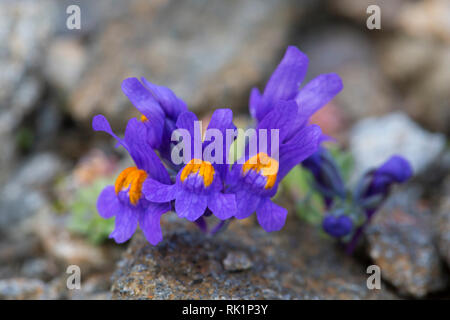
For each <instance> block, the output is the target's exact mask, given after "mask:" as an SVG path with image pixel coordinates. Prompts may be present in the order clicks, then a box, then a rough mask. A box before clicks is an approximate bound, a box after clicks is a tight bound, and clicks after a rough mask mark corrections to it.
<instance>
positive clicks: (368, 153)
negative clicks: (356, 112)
mask: <svg viewBox="0 0 450 320" xmlns="http://www.w3.org/2000/svg"><path fill="white" fill-rule="evenodd" d="M444 148H445V137H444V135H442V134H437V133H436V134H433V133H430V132H427V131H425V130H424V129H422V128H421V127H419V126H418V125H417V124H416V123H414V122H413V121H412V120H411V119H410V118H409V117H408V116H406V115H405V114H404V113H400V112H397V113H392V114H389V115H386V116H383V117H380V118H367V119H364V120H361V121H360V122H358V123H357V124H356V125H355V126H354V127H353V128H352V130H351V133H350V149H351V152H352V155H353V157H354V159H355V170H354V177H356V178H357V177H360V176H361V174H362V173H363V172H365V171H366V170H368V169H372V168H375V167H377V166H379V165H381V164H382V163H383V162H385V161H386V160H387V159H388V158H389V157H390V156H391V155H394V154H398V155H401V156H404V157H405V158H406V159H408V160H409V162H410V163H411V166H412V167H413V170H414V174H418V173H420V172H422V171H423V170H425V169H426V168H427V166H428V165H430V164H431V163H432V162H433V161H434V160H435V159H436V158H437V157H438V156H439V155H440V154H441V152H443V150H444Z"/></svg>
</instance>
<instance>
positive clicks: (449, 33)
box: [398, 0, 450, 43]
mask: <svg viewBox="0 0 450 320" xmlns="http://www.w3.org/2000/svg"><path fill="white" fill-rule="evenodd" d="M449 16H450V2H448V1H447V0H427V1H412V2H410V3H408V4H407V5H405V6H404V7H403V10H401V12H400V14H399V16H398V21H399V25H400V26H401V28H402V29H403V30H404V31H405V32H407V33H408V34H411V35H414V36H420V37H423V38H429V37H430V36H431V37H434V38H436V39H440V40H443V41H445V42H447V43H450V20H449V18H448V17H449Z"/></svg>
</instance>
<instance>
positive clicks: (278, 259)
mask: <svg viewBox="0 0 450 320" xmlns="http://www.w3.org/2000/svg"><path fill="white" fill-rule="evenodd" d="M246 224H247V225H243V224H242V223H240V222H237V221H233V223H231V225H230V227H229V228H228V229H227V230H226V231H225V232H223V233H221V234H219V235H217V236H216V237H208V236H205V235H203V234H202V233H200V232H199V231H198V230H196V229H195V227H194V226H193V225H192V224H187V223H185V222H184V221H183V220H180V219H178V218H176V217H173V216H171V215H167V216H166V217H164V218H163V223H162V227H163V230H164V240H163V242H162V243H160V244H159V245H158V246H156V247H153V246H152V245H150V244H149V243H148V242H147V241H146V240H145V238H144V237H143V236H142V234H141V233H138V234H136V235H135V236H134V238H133V240H132V242H131V243H130V246H129V248H128V250H127V251H126V253H125V254H124V256H123V259H122V260H121V261H120V262H119V264H118V265H119V266H118V269H117V270H116V272H115V275H114V276H113V281H114V283H113V286H112V294H113V296H112V297H113V299H380V298H381V299H392V298H395V295H393V294H392V293H390V292H389V290H388V289H387V288H386V287H385V286H382V289H381V290H369V289H367V286H366V280H367V275H366V274H365V268H364V267H363V266H361V265H359V264H358V263H357V262H356V261H355V260H354V259H352V258H351V257H348V256H346V255H345V254H344V253H343V252H342V250H339V248H336V247H335V245H334V243H333V242H332V241H328V240H327V239H324V238H322V237H320V236H319V235H318V233H317V231H316V230H314V228H311V227H310V226H306V225H301V224H300V223H299V222H298V220H297V219H296V218H295V217H290V220H289V219H288V222H287V224H286V226H285V228H284V229H283V230H282V231H281V232H275V233H270V234H269V233H266V232H265V231H264V230H263V229H261V227H259V226H256V225H248V223H246ZM237 252H238V254H237ZM233 256H235V258H233ZM236 257H237V258H239V259H236ZM233 260H234V261H238V262H239V263H237V264H233V263H232V261H233ZM242 262H244V263H242ZM239 266H240V267H239ZM227 270H229V271H227Z"/></svg>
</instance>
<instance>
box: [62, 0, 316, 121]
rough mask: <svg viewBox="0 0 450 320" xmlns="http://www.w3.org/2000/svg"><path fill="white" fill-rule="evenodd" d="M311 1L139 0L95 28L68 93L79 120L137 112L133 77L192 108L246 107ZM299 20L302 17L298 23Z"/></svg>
mask: <svg viewBox="0 0 450 320" xmlns="http://www.w3.org/2000/svg"><path fill="white" fill-rule="evenodd" d="M305 3H306V2H305V1H301V2H298V1H282V2H280V1H274V0H264V1H259V0H250V1H244V2H243V1H235V0H233V1H229V2H227V3H224V2H223V1H220V0H214V1H207V2H205V1H198V0H189V1H182V2H179V1H174V0H171V1H152V2H148V1H143V0H138V1H132V2H129V3H128V2H127V4H128V5H127V6H126V7H125V8H122V12H121V15H120V16H119V17H116V18H114V19H109V20H108V19H107V20H105V21H104V22H103V25H102V28H101V32H99V33H93V35H92V38H93V39H94V40H93V41H92V42H91V44H92V45H90V46H89V48H88V49H87V50H88V57H89V61H88V62H87V64H86V68H85V72H83V74H82V76H81V79H80V81H79V82H78V85H77V86H75V87H74V88H73V90H72V92H71V93H70V95H69V110H70V112H71V114H72V115H73V116H74V117H75V118H77V119H78V120H82V121H84V120H88V119H90V117H91V116H92V115H93V113H95V112H97V113H98V112H102V113H104V114H105V115H107V116H108V117H110V118H111V119H112V120H113V121H118V122H120V123H122V122H123V121H124V119H125V118H124V117H123V112H125V111H129V110H132V108H131V104H130V103H129V102H128V101H127V99H126V97H125V96H124V95H123V93H122V92H121V90H120V82H121V81H122V80H123V79H125V78H126V77H131V76H134V77H141V76H145V77H146V78H147V79H148V80H149V81H152V82H155V83H157V84H160V85H164V86H168V87H170V88H171V89H173V90H174V92H175V93H176V94H177V95H178V96H179V97H181V98H183V99H184V100H185V101H186V102H187V103H188V105H189V106H190V107H191V109H193V110H197V111H198V110H203V109H204V108H206V107H207V108H220V107H225V106H226V107H234V108H240V107H242V108H247V101H248V93H249V89H250V87H251V86H252V85H256V84H258V82H259V81H261V79H264V78H265V77H266V76H268V74H267V70H270V69H271V68H273V67H274V66H275V65H276V64H277V63H278V61H279V59H280V58H281V56H282V54H283V52H284V50H285V46H286V41H287V37H288V34H289V32H290V30H291V27H292V26H291V23H292V22H293V21H298V19H299V17H301V16H302V14H303V13H304V12H305V7H308V6H307V5H306V4H305ZM296 19H297V20H296Z"/></svg>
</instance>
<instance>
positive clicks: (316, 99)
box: [295, 73, 343, 128]
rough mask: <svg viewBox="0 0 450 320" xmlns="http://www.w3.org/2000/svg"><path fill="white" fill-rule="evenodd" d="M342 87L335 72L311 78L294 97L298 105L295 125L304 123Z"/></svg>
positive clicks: (298, 126)
mask: <svg viewBox="0 0 450 320" xmlns="http://www.w3.org/2000/svg"><path fill="white" fill-rule="evenodd" d="M342 88H343V84H342V80H341V78H340V77H339V76H338V75H337V74H335V73H329V74H321V75H319V76H317V77H316V78H314V79H313V80H311V81H310V82H309V83H308V84H307V85H306V86H304V87H303V88H302V89H301V90H300V92H299V93H298V94H297V96H296V97H295V101H296V102H297V105H298V107H299V113H298V117H297V121H296V126H295V127H296V128H300V127H301V126H304V125H306V124H307V122H308V120H309V118H310V117H311V116H312V115H313V114H314V113H315V112H316V111H317V110H319V109H320V108H322V107H323V106H324V105H326V104H327V103H328V102H330V101H331V100H332V99H333V98H334V97H335V96H336V95H337V94H338V93H339V92H340V91H341V90H342Z"/></svg>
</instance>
